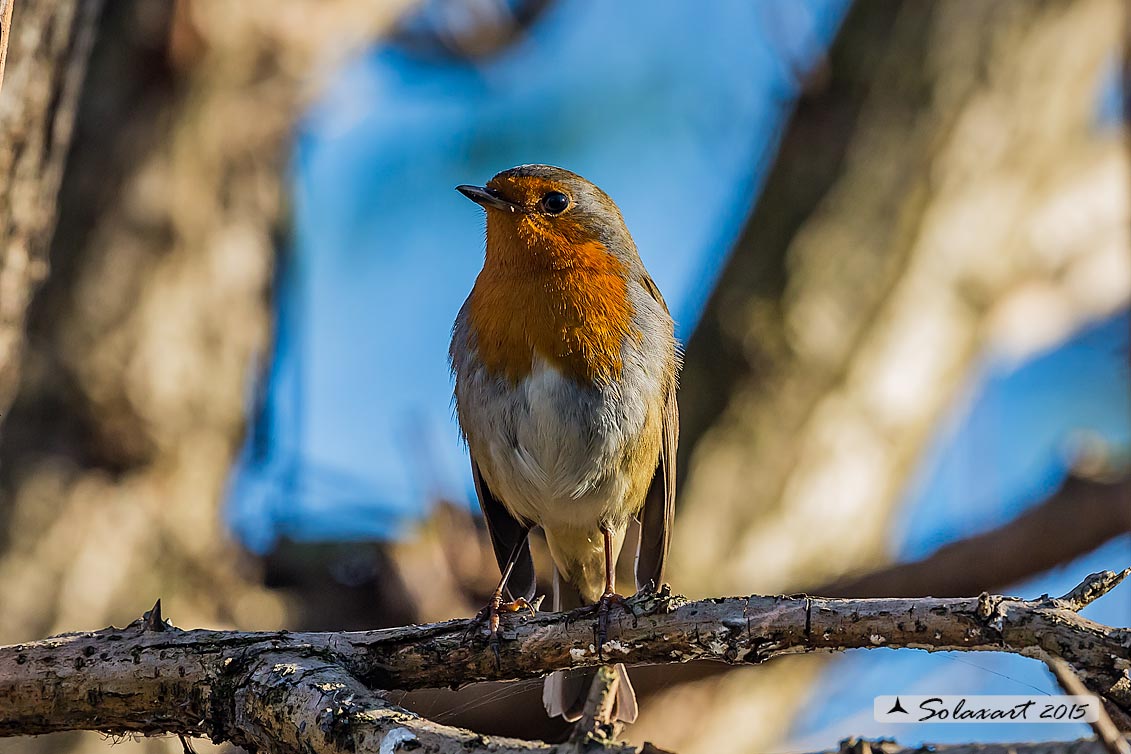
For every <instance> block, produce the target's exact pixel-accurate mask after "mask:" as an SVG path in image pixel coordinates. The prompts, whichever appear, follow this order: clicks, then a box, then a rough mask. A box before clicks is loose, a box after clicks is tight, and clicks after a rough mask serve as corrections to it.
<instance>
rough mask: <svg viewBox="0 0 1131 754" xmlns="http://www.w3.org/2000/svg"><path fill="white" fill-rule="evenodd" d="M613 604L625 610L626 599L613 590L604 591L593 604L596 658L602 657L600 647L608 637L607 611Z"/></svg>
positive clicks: (626, 605)
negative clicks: (595, 623)
mask: <svg viewBox="0 0 1131 754" xmlns="http://www.w3.org/2000/svg"><path fill="white" fill-rule="evenodd" d="M613 605H616V606H617V607H619V608H621V609H622V610H627V609H628V600H627V598H625V597H622V596H621V595H619V594H617V593H615V592H605V593H604V594H602V595H601V598H600V599H599V600H597V603H596V604H595V605H594V606H593V607H594V608H595V609H596V611H597V659H604V657H603V655H602V652H601V648H602V647H604V646H605V640H606V639H608V638H609V611H610V610H611V609H612V607H613Z"/></svg>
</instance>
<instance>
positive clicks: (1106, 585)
mask: <svg viewBox="0 0 1131 754" xmlns="http://www.w3.org/2000/svg"><path fill="white" fill-rule="evenodd" d="M1129 574H1131V568H1127V569H1125V570H1123V571H1120V572H1119V573H1115V572H1114V571H1100V572H1099V573H1093V574H1091V575H1090V576H1088V578H1086V579H1084V580H1083V581H1082V582H1080V583H1079V584H1077V585H1076V586H1075V587H1073V588H1072V590H1071V591H1069V592H1068V594H1066V595H1064V596H1063V597H1061V598H1060V601H1061V602H1064V603H1066V604H1067V606H1068V608H1069V609H1070V610H1072V611H1073V612H1077V613H1078V612H1080V611H1081V610H1083V609H1084V608H1085V607H1087V606H1088V605H1090V604H1092V603H1093V602H1095V601H1096V600H1098V599H1099V598H1100V597H1102V596H1104V595H1105V594H1107V593H1108V592H1110V591H1111V590H1112V589H1114V588H1115V587H1117V586H1119V582H1121V581H1123V579H1125V578H1127V576H1128V575H1129Z"/></svg>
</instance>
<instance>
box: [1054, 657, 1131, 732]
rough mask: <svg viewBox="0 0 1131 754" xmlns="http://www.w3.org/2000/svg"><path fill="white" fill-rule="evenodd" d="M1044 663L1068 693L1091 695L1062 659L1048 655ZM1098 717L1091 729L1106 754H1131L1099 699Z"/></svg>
mask: <svg viewBox="0 0 1131 754" xmlns="http://www.w3.org/2000/svg"><path fill="white" fill-rule="evenodd" d="M1045 663H1046V664H1047V665H1048V666H1049V670H1051V671H1052V674H1053V675H1054V676H1056V680H1057V682H1058V683H1059V684H1060V686H1061V688H1063V689H1064V690H1065V691H1067V692H1068V693H1069V694H1073V695H1076V696H1091V695H1092V692H1090V691H1088V688H1087V687H1086V686H1085V685H1084V682H1083V681H1081V680H1080V677H1079V676H1078V675H1076V671H1075V670H1073V669H1072V666H1071V665H1069V664H1068V663H1067V662H1065V661H1064V660H1062V659H1060V658H1059V657H1054V656H1052V655H1049V656H1048V657H1046V658H1045ZM1099 708H1100V713H1099V718H1098V719H1097V720H1096V721H1095V722H1094V723H1092V724H1091V725H1092V730H1094V731H1095V732H1096V738H1097V739H1098V740H1099V741H1100V742H1101V743H1103V745H1104V748H1105V749H1107V751H1108V754H1131V744H1129V743H1128V742H1127V739H1126V738H1124V737H1123V734H1122V733H1120V732H1119V728H1117V727H1116V725H1115V723H1114V722H1112V719H1111V717H1110V716H1109V715H1108V714H1107V710H1106V709H1105V708H1104V705H1103V703H1102V701H1101V703H1100V705H1099Z"/></svg>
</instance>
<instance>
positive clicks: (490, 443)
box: [450, 165, 680, 722]
mask: <svg viewBox="0 0 1131 754" xmlns="http://www.w3.org/2000/svg"><path fill="white" fill-rule="evenodd" d="M458 190H459V191H460V192H461V193H463V194H464V196H466V197H467V198H469V199H471V200H472V201H474V202H476V203H477V204H479V205H480V206H482V207H483V209H484V210H486V214H487V251H486V255H485V260H484V263H483V269H482V271H481V272H480V273H479V276H478V278H477V279H476V281H475V287H474V288H473V289H472V291H471V295H469V296H468V297H467V300H466V301H465V302H464V305H463V307H462V308H461V309H460V312H459V315H458V316H457V317H456V321H455V327H454V328H453V332H452V345H451V351H450V356H451V364H452V372H453V373H454V375H455V396H456V410H457V414H458V416H459V423H460V427H461V429H462V430H463V435H464V437H465V439H466V441H467V446H468V449H469V451H470V455H471V470H472V474H473V476H474V480H475V489H476V492H477V494H478V497H479V505H480V506H481V507H482V509H483V515H484V517H485V519H486V521H487V529H488V531H489V532H490V536H491V542H492V545H493V546H494V550H495V557H496V559H497V560H498V563H499V568H500V570H501V571H502V573H503V578H502V580H501V581H500V583H499V587H498V589H497V590H496V592H495V594H494V597H493V599H492V601H491V604H490V605H489V606H488V608H486V611H487V613H488V615H489V620H490V622H491V628H492V632H493V633H497V629H498V611H499V610H500V609H503V608H504V607H507V606H509V607H511V608H515V609H517V608H519V607H529V604H528V603H527V600H530V599H533V597H534V591H535V580H534V564H533V561H532V560H531V557H530V548H529V545H528V542H527V536H528V534H529V531H530V529H531V528H532V527H535V526H538V527H541V528H542V530H543V531H544V532H545V535H546V541H547V543H548V545H549V550H550V555H551V557H552V559H553V561H554V581H553V583H554V602H553V604H554V609H555V610H570V609H573V608H576V607H580V606H582V605H596V606H597V608H596V609H597V610H598V613H599V615H600V616H601V618H602V622H601V624H600V626H601V627H600V629H599V633H600V634H601V639H602V640H603V633H604V630H605V623H604V619H605V618H606V617H607V615H608V611H609V606H610V604H611V603H613V602H616V601H622V600H623V598H621V597H619V596H618V595H617V594H616V590H615V583H616V582H615V575H614V566H615V564H616V560H617V556H618V555H619V553H620V549H621V546H622V545H623V543H624V537H625V532H626V530H627V528H628V526H629V523H630V522H631V521H633V520H638V521H639V522H640V525H641V532H640V547H639V549H638V551H637V556H636V585H637V588H638V589H641V588H645V587H647V586H649V585H651V586H653V587H656V586H659V585H660V584H661V583H662V581H663V576H664V561H665V559H666V558H667V552H668V541H669V537H670V531H671V522H672V516H673V513H674V510H675V451H676V440H677V434H678V425H679V417H678V413H677V409H676V399H675V393H676V375H677V372H678V370H679V366H680V360H679V351H678V349H677V345H676V340H675V335H674V331H673V324H672V318H671V315H670V314H669V313H668V308H667V305H666V304H665V303H664V299H663V297H662V296H661V295H660V291H659V290H658V289H657V288H656V284H655V283H654V282H652V278H651V277H649V275H648V272H647V270H645V269H644V264H643V262H641V260H640V255H639V254H638V253H637V251H636V244H635V243H634V242H633V240H632V236H631V235H629V232H628V228H626V227H625V224H624V219H623V218H622V217H621V213H620V210H619V209H617V206H616V204H614V203H613V200H612V199H610V198H609V197H608V196H607V195H606V194H605V192H603V191H601V189H599V188H597V187H596V186H594V185H593V184H592V183H590V182H589V181H587V180H585V179H584V178H582V177H581V176H579V175H576V174H575V173H571V172H570V171H568V170H563V169H562V168H557V167H552V166H550V165H522V166H519V167H516V168H511V169H510V170H505V171H503V172H501V173H499V174H498V175H496V176H495V177H494V178H492V179H491V180H490V182H488V183H487V185H486V186H484V187H479V186H459V187H458ZM504 591H506V592H507V593H508V597H509V598H510V599H511V602H510V603H509V605H506V606H504V605H503V602H502V600H503V594H504ZM616 668H617V671H618V673H619V674H620V681H621V682H620V684H619V689H620V691H619V693H618V697H617V712H616V714H617V717H618V718H619V719H620V720H623V721H625V722H632V721H633V720H635V718H636V698H635V694H634V693H633V690H632V686H631V685H630V684H629V682H628V675H627V673H626V672H625V669H624V666H623V665H618V666H616ZM592 677H593V671H585V670H574V671H564V672H555V673H552V674H551V675H550V676H548V677H547V679H546V684H545V689H544V692H543V702H544V703H545V705H546V710H547V712H549V713H550V715H551V716H553V715H561V716H563V717H565V718H566V719H567V720H576V719H577V718H578V717H580V715H581V712H582V708H583V705H584V702H585V699H586V695H587V694H588V691H589V685H590V680H591V679H592Z"/></svg>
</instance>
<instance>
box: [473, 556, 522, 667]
mask: <svg viewBox="0 0 1131 754" xmlns="http://www.w3.org/2000/svg"><path fill="white" fill-rule="evenodd" d="M517 552H518V546H516V547H515V552H514V553H512V554H511V557H510V558H509V559H508V561H507V567H506V569H504V570H503V577H502V578H501V579H499V585H498V586H497V587H495V591H494V592H492V593H491V599H490V600H488V602H487V605H486V606H485V607H484V608H483V609H482V610H480V611H479V612H478V613H477V614H476V615H475V617H474V618H472V619H471V623H470V624H469V625H468V627H467V633H466V634H465V635H464V636H465V638H466V637H467V636H469V635H470V634H471V633H473V632H474V631H476V630H477V629H479V628H482V627H483V626H484V624H486V626H487V631H488V634H489V636H490V643H491V650H492V651H493V652H494V653H495V661H496V662H499V661H500V658H499V616H500V615H501V614H502V613H517V612H519V611H521V610H529V611H530V617H532V618H533V617H534V606H533V605H532V604H530V602H529V601H528V600H527V599H526V598H525V597H519V598H518V599H515V600H511V601H510V602H503V591H504V590H505V589H506V588H507V581H508V580H510V577H511V571H513V570H514V562H515V560H516V557H515V556H516V555H517ZM535 601H537V600H535Z"/></svg>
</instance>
